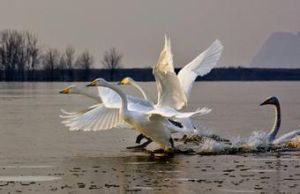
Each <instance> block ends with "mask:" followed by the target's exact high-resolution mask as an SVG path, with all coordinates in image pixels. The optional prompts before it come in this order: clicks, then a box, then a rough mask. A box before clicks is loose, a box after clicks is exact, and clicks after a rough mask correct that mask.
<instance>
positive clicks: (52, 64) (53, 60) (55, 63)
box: [42, 49, 61, 80]
mask: <svg viewBox="0 0 300 194" xmlns="http://www.w3.org/2000/svg"><path fill="white" fill-rule="evenodd" d="M60 59H61V58H60V54H59V51H58V50H57V49H48V50H47V51H46V53H45V54H44V55H43V56H42V63H43V67H44V70H46V72H47V79H48V80H54V71H55V70H57V69H59V68H60Z"/></svg>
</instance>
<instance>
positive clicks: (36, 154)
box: [0, 82, 300, 193]
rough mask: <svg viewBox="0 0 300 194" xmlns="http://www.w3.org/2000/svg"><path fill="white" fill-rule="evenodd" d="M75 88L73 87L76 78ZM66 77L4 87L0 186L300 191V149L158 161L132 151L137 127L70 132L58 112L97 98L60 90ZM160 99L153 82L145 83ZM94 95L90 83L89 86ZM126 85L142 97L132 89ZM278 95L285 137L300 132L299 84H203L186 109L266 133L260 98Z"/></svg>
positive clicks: (219, 125) (218, 125) (0, 89)
mask: <svg viewBox="0 0 300 194" xmlns="http://www.w3.org/2000/svg"><path fill="white" fill-rule="evenodd" d="M72 84H74V83H72ZM68 85H69V83H0V192H1V191H5V192H10V191H14V192H18V191H23V192H25V193H53V192H56V193H78V192H82V193H85V192H91V193H93V192H95V193H99V192H102V193H104V192H106V193H111V192H112V193H124V192H128V193H135V192H138V193H152V192H156V193H199V192H212V193H215V192H224V193H235V192H237V193H241V192H243V193H256V192H264V191H265V192H296V191H299V189H300V152H276V153H260V154H240V155H218V156H199V155H192V156H188V155H176V156H174V157H172V158H168V159H166V158H164V159H162V158H160V159H153V158H150V157H149V156H148V154H146V153H143V152H131V151H128V150H126V148H125V147H126V146H130V145H133V144H134V141H135V137H136V135H137V134H138V133H136V132H134V131H132V130H129V129H112V130H107V131H101V132H70V131H68V129H67V128H65V127H64V126H63V125H62V124H61V119H60V118H59V114H60V108H64V109H66V110H68V111H76V110H80V109H81V108H85V107H87V106H89V105H92V104H93V103H94V102H93V101H91V100H89V99H87V98H85V97H82V96H78V95H61V94H58V91H59V90H61V89H63V88H64V87H65V86H68ZM141 86H142V87H143V88H144V89H145V90H146V93H147V94H148V95H149V96H150V98H151V99H153V100H155V99H156V88H155V85H154V84H153V83H141ZM90 90H91V91H93V89H90ZM124 91H125V92H127V93H130V94H134V95H139V94H138V93H137V92H135V91H134V90H133V89H132V88H130V87H129V86H127V87H125V88H124ZM273 95H274V96H277V97H278V98H279V100H280V103H281V107H282V127H281V129H280V132H279V135H280V134H282V133H284V132H288V131H291V130H294V129H296V128H300V127H299V124H300V82H197V83H196V84H195V85H194V88H193V93H192V97H191V100H190V104H189V105H190V109H195V108H197V107H202V106H208V107H210V108H212V109H213V111H212V112H211V113H210V114H209V115H206V116H203V117H196V118H195V120H196V122H197V123H199V124H201V125H203V126H205V127H206V129H207V130H208V131H211V132H212V133H216V134H218V135H221V136H223V137H226V138H230V139H232V138H236V137H238V136H240V137H247V136H249V135H250V134H251V133H252V132H253V131H254V130H261V131H268V130H270V128H271V127H272V124H273V119H274V118H273V117H274V116H273V113H272V111H273V110H272V108H271V107H268V106H264V107H260V106H259V104H260V103H261V102H262V101H264V100H265V99H266V98H267V97H269V96H273Z"/></svg>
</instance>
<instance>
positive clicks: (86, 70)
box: [76, 50, 94, 80]
mask: <svg viewBox="0 0 300 194" xmlns="http://www.w3.org/2000/svg"><path fill="white" fill-rule="evenodd" d="M93 63H94V57H93V56H92V55H91V54H90V53H89V51H87V50H86V51H84V52H83V53H81V54H80V55H79V56H78V57H77V60H76V67H77V68H78V69H81V70H82V71H83V73H82V78H83V79H84V80H88V79H89V77H90V69H91V67H92V66H93Z"/></svg>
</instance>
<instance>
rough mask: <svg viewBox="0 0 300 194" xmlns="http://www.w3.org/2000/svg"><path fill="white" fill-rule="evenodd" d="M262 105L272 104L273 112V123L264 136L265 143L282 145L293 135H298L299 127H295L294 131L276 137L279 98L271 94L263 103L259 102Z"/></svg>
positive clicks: (278, 127)
mask: <svg viewBox="0 0 300 194" xmlns="http://www.w3.org/2000/svg"><path fill="white" fill-rule="evenodd" d="M264 105H272V106H274V113H275V120H274V125H273V127H272V129H271V130H270V131H269V132H268V133H267V135H266V137H265V140H266V143H267V144H270V145H274V146H278V145H284V144H287V143H288V142H290V141H291V140H292V139H293V138H294V137H296V136H298V135H300V129H296V130H294V131H291V132H288V133H286V134H284V135H282V136H280V137H278V138H276V136H277V133H278V131H279V129H280V124H281V110H280V103H279V100H278V98H277V97H275V96H272V97H269V98H267V99H266V100H265V101H264V102H263V103H261V104H260V106H264Z"/></svg>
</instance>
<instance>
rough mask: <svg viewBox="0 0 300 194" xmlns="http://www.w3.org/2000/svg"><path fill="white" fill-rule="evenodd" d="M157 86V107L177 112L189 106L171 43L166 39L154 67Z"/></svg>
mask: <svg viewBox="0 0 300 194" xmlns="http://www.w3.org/2000/svg"><path fill="white" fill-rule="evenodd" d="M153 74H154V77H155V81H156V86H157V93H158V97H157V106H158V107H163V106H169V107H173V108H175V109H177V110H179V109H182V108H183V107H185V106H186V104H187V99H186V97H185V94H184V92H183V91H182V89H181V85H180V82H179V79H178V77H177V75H176V73H175V71H174V65H173V55H172V51H171V43H170V40H168V38H167V37H165V45H164V48H163V50H162V51H161V53H160V56H159V59H158V62H157V64H156V65H155V66H154V67H153Z"/></svg>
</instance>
